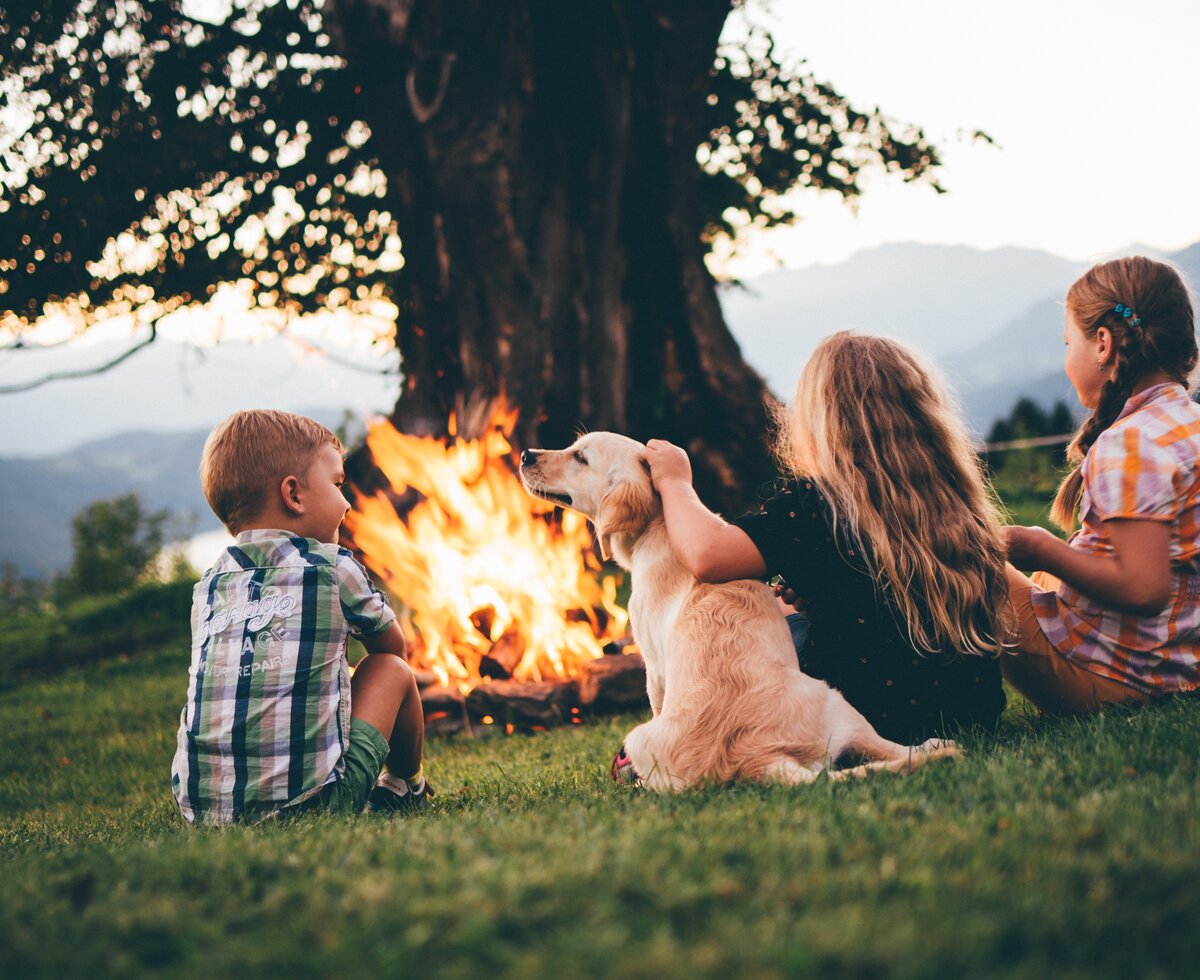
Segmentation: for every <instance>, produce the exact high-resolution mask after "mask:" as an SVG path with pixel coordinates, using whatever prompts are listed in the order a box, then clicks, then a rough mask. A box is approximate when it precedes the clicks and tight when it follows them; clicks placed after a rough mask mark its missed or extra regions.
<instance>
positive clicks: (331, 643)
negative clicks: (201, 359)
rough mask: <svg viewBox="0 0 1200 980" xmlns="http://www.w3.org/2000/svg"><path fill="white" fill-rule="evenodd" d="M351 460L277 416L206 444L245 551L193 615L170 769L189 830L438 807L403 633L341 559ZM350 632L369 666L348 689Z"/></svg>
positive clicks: (219, 508) (216, 494)
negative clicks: (425, 771) (424, 761)
mask: <svg viewBox="0 0 1200 980" xmlns="http://www.w3.org/2000/svg"><path fill="white" fill-rule="evenodd" d="M341 454H342V446H341V443H340V442H339V441H338V439H337V437H336V436H335V435H334V434H333V433H332V432H330V431H329V430H328V429H326V428H325V427H324V426H323V425H320V424H318V423H317V422H314V421H313V420H312V419H308V418H304V417H302V416H299V415H293V414H291V413H289V412H277V411H249V412H237V413H235V414H234V415H231V416H230V417H229V418H228V419H226V420H225V421H224V422H222V423H221V424H220V425H218V426H217V427H216V428H215V429H214V430H213V431H212V434H211V435H210V436H209V437H208V441H207V442H206V443H205V446H204V453H203V455H202V457H201V461H200V481H201V484H202V486H203V488H204V495H205V497H206V498H207V499H208V502H209V505H210V506H211V507H212V509H213V511H214V513H216V515H217V516H218V517H219V518H220V519H221V521H222V523H223V524H224V525H225V527H226V528H228V530H229V532H230V533H231V534H234V535H236V541H235V542H234V544H233V545H231V546H230V547H229V548H227V549H226V551H225V553H224V554H223V555H222V556H221V557H220V558H219V559H218V560H217V563H216V564H215V565H214V566H213V567H212V568H211V569H209V570H208V572H206V573H205V575H204V578H203V580H202V581H201V582H200V583H199V584H198V585H197V586H196V589H195V592H194V598H193V603H192V663H191V668H190V670H189V675H190V680H189V683H188V696H187V704H186V705H185V706H184V709H183V713H182V715H181V717H180V721H179V735H178V740H177V743H178V747H177V750H176V753H175V760H174V763H173V764H172V767H171V782H172V787H173V791H174V795H175V801H176V803H177V804H178V806H179V810H180V812H181V813H182V814H183V816H184V818H185V819H186V820H187V821H188V822H189V823H192V824H202V823H203V824H224V823H230V822H235V821H245V822H257V821H259V820H263V819H265V818H267V817H271V816H276V815H286V814H292V813H298V812H301V811H306V810H326V811H335V812H346V813H356V812H359V811H361V810H362V809H363V807H364V806H367V805H368V802H369V807H370V809H372V810H376V811H383V812H398V811H404V810H413V809H422V808H425V807H427V806H428V805H429V803H428V800H429V797H431V796H432V795H433V793H432V789H431V788H430V786H429V784H428V783H427V782H426V781H425V779H424V777H423V775H422V771H421V751H422V744H423V741H424V717H423V714H422V710H421V700H420V696H419V695H418V693H417V687H416V682H415V680H414V677H413V672H412V670H411V669H410V668H409V666H408V664H407V663H406V662H405V660H404V653H405V645H404V636H403V634H402V633H401V632H400V627H399V626H398V624H397V623H396V616H395V613H393V612H392V610H391V608H390V607H389V605H388V602H387V599H386V598H384V596H383V594H382V593H381V592H379V591H378V590H377V589H375V588H374V587H373V586H372V584H371V581H370V579H369V578H368V577H367V573H366V571H365V569H363V567H362V566H361V565H360V564H359V563H358V562H357V561H355V560H354V558H353V557H352V556H351V554H350V552H349V551H347V550H346V549H345V548H339V547H338V543H337V542H338V531H339V528H340V526H341V523H342V520H343V519H344V518H345V516H346V512H347V511H348V510H349V509H350V505H349V504H348V503H347V502H346V498H345V497H344V496H343V495H342V490H341V487H342V484H343V483H344V481H345V476H344V473H343V468H342V455H341ZM349 635H354V636H356V637H358V638H359V639H360V640H361V641H362V643H363V645H364V646H365V647H366V649H367V651H368V653H369V656H367V657H366V658H365V659H364V660H363V661H362V662H361V663H360V664H359V665H358V668H357V670H356V671H355V673H354V680H353V683H352V682H351V680H350V666H349V663H348V661H347V659H346V639H347V637H348V636H349ZM385 763H386V765H387V772H386V773H383V774H382V775H381V772H382V770H383V767H384V764H385ZM377 777H378V780H377Z"/></svg>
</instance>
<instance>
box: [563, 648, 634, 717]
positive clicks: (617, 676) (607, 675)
mask: <svg viewBox="0 0 1200 980" xmlns="http://www.w3.org/2000/svg"><path fill="white" fill-rule="evenodd" d="M649 705H650V700H649V698H648V697H647V696H646V662H645V660H643V659H642V655H641V654H640V653H627V654H624V655H609V656H604V657H600V658H599V659H597V660H589V661H588V662H587V663H585V664H583V665H582V666H581V667H580V668H579V706H580V708H582V709H583V711H585V712H586V713H588V714H603V713H607V712H615V711H635V710H637V709H639V708H646V707H649Z"/></svg>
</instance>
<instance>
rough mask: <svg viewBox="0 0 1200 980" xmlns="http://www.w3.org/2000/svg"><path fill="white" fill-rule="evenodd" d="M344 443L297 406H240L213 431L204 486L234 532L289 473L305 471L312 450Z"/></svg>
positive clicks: (204, 456) (203, 459)
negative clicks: (248, 408) (289, 409)
mask: <svg viewBox="0 0 1200 980" xmlns="http://www.w3.org/2000/svg"><path fill="white" fill-rule="evenodd" d="M325 445H331V446H333V447H334V448H335V449H336V450H337V451H338V452H339V453H340V452H342V443H341V441H340V440H339V439H338V437H337V436H335V435H334V434H333V433H332V432H331V431H329V429H327V428H325V426H323V425H321V423H320V422H316V421H314V420H313V419H310V418H306V417H305V416H303V415H295V414H293V413H292V412H280V411H276V410H274V409H265V408H264V409H254V410H251V411H243V412H234V413H233V414H232V415H231V416H229V418H227V419H226V420H225V421H224V422H222V423H221V424H220V425H218V426H217V427H216V428H215V429H213V430H212V432H211V433H209V436H208V440H207V441H206V442H205V443H204V452H203V453H201V454H200V486H201V487H202V488H203V490H204V497H205V499H206V500H208V505H209V506H210V507H211V508H212V509H213V513H214V514H216V515H217V517H219V518H220V519H221V523H222V524H224V525H225V527H226V528H227V529H228V530H229V533H230V534H237V533H238V530H239V529H240V528H241V526H242V525H243V524H244V523H245V522H246V521H247V520H249V519H251V518H253V517H255V516H256V515H257V514H259V513H260V512H261V511H262V510H263V508H264V507H265V506H266V503H267V500H268V499H269V498H268V494H270V492H271V491H272V490H274V489H275V488H276V487H277V486H278V485H279V484H280V483H281V482H282V481H283V478H284V477H286V476H288V475H294V476H303V474H304V473H305V472H306V471H307V469H308V467H309V464H310V463H311V462H312V459H311V457H312V455H313V454H314V453H315V452H316V451H317V450H318V449H320V448H321V447H322V446H325Z"/></svg>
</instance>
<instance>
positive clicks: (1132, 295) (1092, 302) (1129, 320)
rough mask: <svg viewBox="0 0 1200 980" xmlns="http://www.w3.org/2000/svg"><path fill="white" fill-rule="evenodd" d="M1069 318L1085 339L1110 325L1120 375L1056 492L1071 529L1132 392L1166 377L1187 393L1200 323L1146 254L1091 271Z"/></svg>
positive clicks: (1162, 267) (1175, 279)
mask: <svg viewBox="0 0 1200 980" xmlns="http://www.w3.org/2000/svg"><path fill="white" fill-rule="evenodd" d="M1066 305H1067V314H1068V315H1069V316H1071V317H1073V318H1074V320H1075V322H1076V324H1078V326H1079V328H1080V330H1082V331H1083V333H1084V335H1085V336H1086V337H1089V338H1091V337H1094V336H1096V331H1097V330H1099V329H1100V328H1101V327H1107V328H1108V330H1109V332H1110V333H1111V334H1112V338H1113V344H1114V346H1115V349H1116V369H1115V370H1114V371H1113V375H1112V378H1110V379H1109V380H1108V381H1107V382H1106V383H1105V385H1104V387H1103V388H1102V389H1101V390H1100V398H1099V401H1098V402H1097V404H1096V408H1095V409H1094V410H1093V412H1092V414H1091V416H1090V417H1088V418H1087V419H1086V420H1085V421H1084V423H1083V425H1082V426H1081V427H1080V429H1079V431H1078V432H1077V433H1076V434H1075V438H1074V439H1072V440H1071V444H1070V445H1069V446H1068V447H1067V461H1068V462H1069V463H1070V464H1071V471H1070V472H1069V473H1068V474H1067V476H1066V478H1065V479H1064V480H1063V482H1062V484H1061V485H1060V486H1059V488H1058V494H1057V496H1056V497H1055V498H1054V506H1053V507H1052V508H1051V511H1050V516H1051V518H1052V519H1053V520H1054V522H1055V523H1056V524H1058V526H1059V527H1061V528H1062V529H1063V530H1065V531H1069V530H1071V529H1072V528H1074V526H1075V512H1076V510H1077V509H1078V507H1079V500H1080V497H1081V495H1082V493H1083V460H1084V457H1085V456H1087V453H1088V450H1089V449H1091V448H1092V446H1093V445H1094V444H1095V442H1096V440H1097V439H1098V438H1099V437H1100V434H1101V433H1102V432H1104V430H1105V429H1107V428H1108V427H1109V426H1110V425H1112V424H1113V422H1115V421H1116V420H1117V416H1118V415H1120V414H1121V410H1122V409H1123V408H1124V407H1125V402H1126V401H1128V400H1129V397H1130V396H1131V395H1132V394H1133V390H1134V389H1135V388H1136V387H1137V386H1138V384H1139V382H1141V381H1142V379H1144V378H1146V377H1147V376H1148V375H1151V374H1156V373H1159V372H1162V373H1164V374H1166V375H1167V376H1168V377H1170V378H1171V379H1172V380H1173V381H1177V382H1179V383H1180V384H1182V385H1183V386H1184V387H1187V385H1188V378H1189V376H1190V375H1191V373H1192V370H1193V368H1195V366H1196V357H1197V351H1196V325H1195V316H1194V313H1193V308H1192V299H1191V296H1190V294H1189V292H1188V288H1187V285H1186V284H1185V283H1184V281H1183V277H1182V276H1181V275H1180V274H1179V272H1178V271H1176V270H1175V268H1174V267H1172V266H1170V265H1167V264H1166V263H1165V262H1156V261H1155V260H1154V259H1148V258H1146V257H1145V256H1141V255H1137V256H1132V257H1130V258H1123V259H1114V260H1113V261H1111V262H1104V263H1102V264H1100V265H1096V266H1093V267H1092V268H1091V269H1089V270H1088V271H1087V272H1085V273H1084V274H1083V275H1082V276H1080V277H1079V279H1077V280H1076V281H1075V283H1074V284H1073V285H1072V286H1071V288H1070V289H1069V290H1067V303H1066Z"/></svg>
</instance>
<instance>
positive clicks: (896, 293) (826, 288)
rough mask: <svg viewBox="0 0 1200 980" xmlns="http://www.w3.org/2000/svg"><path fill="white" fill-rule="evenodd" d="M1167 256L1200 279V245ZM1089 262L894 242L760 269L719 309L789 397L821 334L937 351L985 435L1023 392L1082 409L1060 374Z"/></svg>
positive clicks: (778, 390)
mask: <svg viewBox="0 0 1200 980" xmlns="http://www.w3.org/2000/svg"><path fill="white" fill-rule="evenodd" d="M1134 252H1141V253H1148V254H1155V253H1154V252H1153V251H1152V250H1147V249H1145V248H1140V247H1133V248H1130V249H1128V250H1127V253H1126V254H1132V253H1134ZM1163 257H1164V258H1166V259H1168V260H1169V261H1172V262H1174V263H1175V264H1176V265H1178V266H1179V267H1180V268H1181V269H1182V270H1183V272H1184V273H1185V274H1186V275H1187V276H1188V278H1189V280H1190V282H1192V283H1193V284H1194V285H1197V286H1200V242H1197V243H1196V244H1194V245H1191V246H1189V247H1188V248H1186V249H1183V250H1181V251H1179V252H1175V253H1171V254H1168V255H1166V256H1163ZM1086 268H1087V263H1081V262H1070V261H1068V260H1066V259H1062V258H1059V257H1057V256H1054V255H1050V254H1049V253H1046V252H1039V251H1035V250H1031V249H1017V248H1005V249H997V250H995V251H982V250H979V249H972V248H966V247H956V246H940V245H916V244H903V245H885V246H881V247H880V248H876V249H872V250H870V251H867V252H861V253H859V254H858V255H855V256H854V257H852V258H851V259H849V260H848V261H846V262H844V263H842V264H841V265H837V266H818V267H813V268H808V269H800V270H794V271H779V272H772V273H769V274H767V275H764V276H760V277H758V278H756V279H753V280H751V281H750V282H748V283H747V284H746V289H736V288H735V289H729V290H727V291H726V292H725V293H724V294H723V298H722V306H723V307H724V310H725V315H726V318H727V320H728V321H729V324H730V329H731V330H732V331H733V333H734V336H735V337H736V338H737V340H738V343H739V344H740V345H741V348H742V353H743V354H744V355H745V357H746V359H747V360H748V361H749V362H750V363H751V364H752V365H754V367H756V368H757V369H758V371H759V372H760V373H761V374H762V375H763V377H764V378H766V380H767V383H768V385H770V387H771V389H772V390H773V391H774V392H775V393H776V394H777V395H779V396H781V397H783V398H785V399H786V398H790V397H791V395H792V391H793V388H794V386H795V384H796V379H797V378H798V377H799V376H800V371H801V369H802V368H803V366H804V363H805V361H807V359H808V356H809V354H811V352H812V349H813V348H814V347H815V346H816V344H817V342H818V341H819V340H820V338H821V337H823V336H825V335H827V334H829V333H832V332H833V331H835V330H840V329H844V328H852V329H858V330H863V331H866V332H870V333H879V334H883V335H885V336H890V337H895V338H897V339H899V340H903V341H906V342H907V343H911V344H913V345H915V346H916V347H918V348H919V349H921V350H923V351H924V352H925V353H926V354H928V355H930V356H931V357H933V358H934V359H935V360H936V361H937V362H938V363H939V365H940V366H941V367H942V369H943V370H944V371H945V373H946V375H947V377H948V378H949V380H950V382H951V383H952V384H953V385H954V386H955V388H956V389H957V390H958V392H959V395H960V397H961V399H962V402H963V406H964V409H965V411H966V413H967V416H968V418H969V420H970V421H971V424H972V426H973V427H974V428H975V430H976V432H978V433H979V434H981V435H982V434H985V433H986V432H987V430H988V429H989V428H990V427H991V424H992V422H994V421H995V420H996V419H997V418H998V417H1000V416H1003V415H1007V414H1008V412H1009V410H1010V409H1011V408H1012V407H1013V405H1014V404H1015V403H1016V401H1017V400H1018V399H1019V398H1023V397H1028V398H1032V399H1033V400H1034V401H1035V402H1037V403H1038V404H1040V405H1043V406H1045V407H1048V406H1050V405H1052V404H1053V403H1054V402H1055V401H1057V400H1058V399H1060V398H1061V399H1065V400H1066V401H1067V403H1068V404H1069V405H1071V406H1072V407H1073V408H1074V409H1076V410H1080V406H1079V405H1078V402H1077V401H1076V399H1075V396H1074V392H1073V391H1072V390H1071V386H1070V383H1069V382H1068V381H1067V379H1066V377H1065V375H1063V373H1062V352H1063V346H1062V323H1063V306H1062V299H1063V294H1064V293H1065V292H1066V289H1067V287H1068V286H1069V285H1070V284H1071V282H1072V281H1073V280H1074V279H1075V278H1076V277H1077V276H1078V275H1079V274H1080V273H1082V272H1083V271H1084V270H1085V269H1086Z"/></svg>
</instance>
